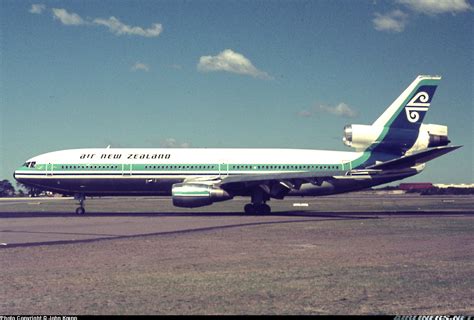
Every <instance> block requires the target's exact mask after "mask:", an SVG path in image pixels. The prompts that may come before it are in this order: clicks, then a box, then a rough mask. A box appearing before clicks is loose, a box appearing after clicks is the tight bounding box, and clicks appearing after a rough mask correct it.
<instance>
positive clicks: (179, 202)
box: [171, 183, 232, 208]
mask: <svg viewBox="0 0 474 320" xmlns="http://www.w3.org/2000/svg"><path fill="white" fill-rule="evenodd" d="M171 194H172V198H173V205H175V206H177V207H185V208H195V207H202V206H208V205H210V204H212V203H214V202H218V201H224V200H229V199H232V196H231V195H230V194H229V193H228V192H227V191H225V190H224V189H222V188H219V187H215V186H212V185H208V184H204V183H176V184H174V185H173V186H172V188H171Z"/></svg>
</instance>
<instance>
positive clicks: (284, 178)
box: [220, 170, 347, 187]
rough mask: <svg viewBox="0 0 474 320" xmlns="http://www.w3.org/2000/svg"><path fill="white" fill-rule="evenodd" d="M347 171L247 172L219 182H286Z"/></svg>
mask: <svg viewBox="0 0 474 320" xmlns="http://www.w3.org/2000/svg"><path fill="white" fill-rule="evenodd" d="M346 173H347V171H342V170H331V171H324V172H288V173H264V174H249V175H237V176H229V177H226V178H224V179H222V181H221V182H220V185H221V186H222V187H224V186H226V185H230V184H236V183H256V184H258V183H265V182H271V181H279V182H288V181H292V180H297V179H300V180H310V179H318V178H319V179H323V178H330V177H334V176H343V175H346Z"/></svg>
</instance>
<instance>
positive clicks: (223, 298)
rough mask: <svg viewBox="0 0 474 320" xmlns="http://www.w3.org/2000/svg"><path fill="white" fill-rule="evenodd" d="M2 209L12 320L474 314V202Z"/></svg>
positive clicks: (11, 202)
mask: <svg viewBox="0 0 474 320" xmlns="http://www.w3.org/2000/svg"><path fill="white" fill-rule="evenodd" d="M246 201H247V199H242V198H237V199H234V200H232V201H228V202H222V203H216V204H215V205H213V206H210V207H204V208H197V209H180V208H175V207H173V206H172V204H171V201H170V199H169V198H100V199H99V198H97V199H88V201H87V204H86V209H87V211H88V213H87V214H86V215H85V216H77V215H76V214H75V213H74V209H75V208H76V202H75V201H74V200H73V199H64V198H59V199H38V198H36V199H33V198H30V199H2V200H0V242H1V243H2V245H1V246H0V261H2V290H3V292H2V297H3V299H1V301H0V310H1V311H2V312H3V313H4V314H18V313H19V314H472V313H474V307H473V305H472V293H473V291H472V288H473V287H474V264H473V261H474V236H473V235H474V197H473V196H449V197H438V196H436V197H432V196H419V195H378V194H373V193H357V194H349V195H340V196H330V197H321V198H288V199H285V200H284V201H272V202H271V205H272V209H273V213H272V214H269V215H245V214H243V213H241V210H242V208H243V205H244V204H245V203H246Z"/></svg>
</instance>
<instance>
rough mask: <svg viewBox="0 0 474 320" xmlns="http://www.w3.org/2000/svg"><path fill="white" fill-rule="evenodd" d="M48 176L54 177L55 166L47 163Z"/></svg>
mask: <svg viewBox="0 0 474 320" xmlns="http://www.w3.org/2000/svg"><path fill="white" fill-rule="evenodd" d="M46 175H47V176H52V175H53V164H51V163H47V164H46Z"/></svg>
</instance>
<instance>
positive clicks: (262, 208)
mask: <svg viewBox="0 0 474 320" xmlns="http://www.w3.org/2000/svg"><path fill="white" fill-rule="evenodd" d="M260 212H262V213H264V214H269V213H270V212H272V208H270V206H269V205H268V204H266V203H264V204H262V205H261V206H260Z"/></svg>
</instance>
